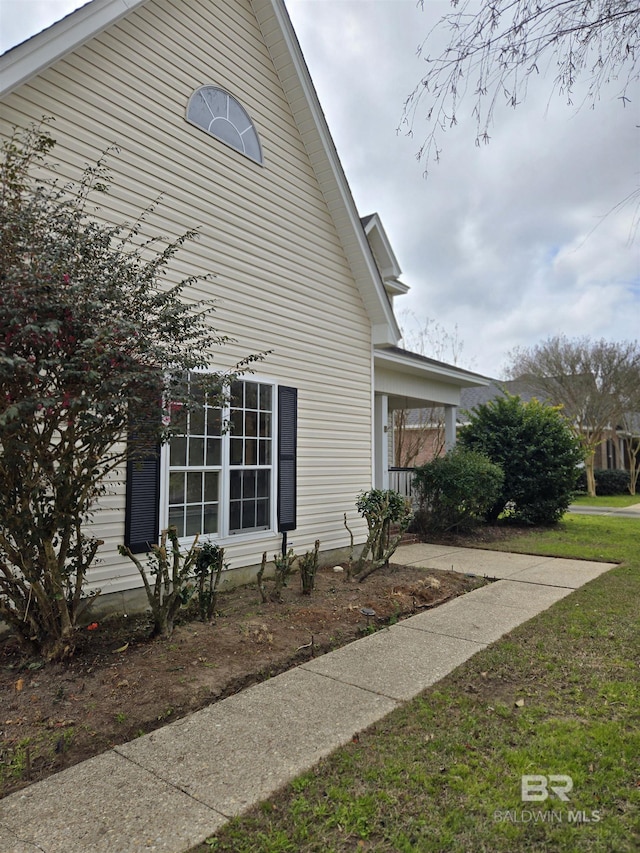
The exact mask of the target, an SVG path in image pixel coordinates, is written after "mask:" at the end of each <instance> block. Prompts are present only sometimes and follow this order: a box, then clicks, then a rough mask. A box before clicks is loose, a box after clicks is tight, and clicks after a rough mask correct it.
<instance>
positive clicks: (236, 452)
mask: <svg viewBox="0 0 640 853" xmlns="http://www.w3.org/2000/svg"><path fill="white" fill-rule="evenodd" d="M231 464H232V465H242V439H241V438H232V439H231Z"/></svg>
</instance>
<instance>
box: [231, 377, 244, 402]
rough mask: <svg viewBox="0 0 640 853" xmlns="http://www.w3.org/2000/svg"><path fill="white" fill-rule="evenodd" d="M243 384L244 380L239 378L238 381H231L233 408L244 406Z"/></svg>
mask: <svg viewBox="0 0 640 853" xmlns="http://www.w3.org/2000/svg"><path fill="white" fill-rule="evenodd" d="M242 391H243V386H242V382H241V381H240V380H238V381H237V382H232V383H231V408H232V409H233V408H239V407H240V406H242V401H243V393H242Z"/></svg>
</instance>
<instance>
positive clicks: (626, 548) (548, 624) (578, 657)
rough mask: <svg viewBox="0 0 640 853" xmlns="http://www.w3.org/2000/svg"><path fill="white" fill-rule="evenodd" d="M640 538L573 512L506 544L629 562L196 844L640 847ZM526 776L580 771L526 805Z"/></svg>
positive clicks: (391, 849) (425, 850)
mask: <svg viewBox="0 0 640 853" xmlns="http://www.w3.org/2000/svg"><path fill="white" fill-rule="evenodd" d="M639 542H640V520H639V521H636V520H635V519H625V518H611V517H602V516H600V517H598V516H593V517H588V516H569V517H567V518H566V520H565V521H564V522H563V523H562V524H560V525H559V526H558V528H557V529H555V530H553V531H548V530H546V531H542V532H532V533H530V534H527V535H526V536H518V537H514V538H513V540H508V541H506V542H501V543H500V548H501V549H504V550H512V551H521V552H529V553H541V554H557V555H558V556H574V557H581V558H587V559H596V560H601V559H604V560H607V561H620V562H621V565H620V566H619V567H617V568H616V569H614V570H612V571H610V572H608V573H607V574H606V575H603V576H601V577H600V578H598V579H597V580H595V581H593V582H592V583H590V584H588V585H587V586H585V587H583V588H582V589H580V590H578V591H577V592H576V593H574V594H572V595H570V596H568V597H567V598H566V599H564V600H563V601H561V602H559V603H558V604H556V605H554V606H553V607H552V608H551V609H550V610H548V611H546V612H545V613H542V614H540V616H538V617H536V618H535V619H533V620H531V621H530V622H528V623H526V624H525V625H522V626H520V628H518V629H516V630H515V631H513V632H512V633H511V634H509V635H507V636H506V637H505V638H503V639H502V640H500V641H499V642H498V643H495V644H494V645H493V646H490V647H488V648H487V649H485V650H484V651H482V652H480V653H479V654H477V655H476V656H475V657H474V658H473V659H471V660H469V661H467V663H465V664H464V665H463V666H461V667H459V668H458V669H457V670H456V671H455V672H453V673H451V675H449V676H448V677H447V678H445V679H444V680H443V681H441V682H439V683H438V684H437V685H434V687H432V688H430V689H429V690H427V691H426V692H425V693H424V694H422V695H421V696H420V697H419V698H418V699H416V700H414V701H413V702H411V703H409V704H408V705H406V706H404V707H403V708H401V709H400V710H398V711H396V712H394V713H392V714H391V715H389V716H388V717H386V718H385V719H383V720H381V721H380V722H379V723H377V724H376V725H374V726H373V727H372V728H371V729H369V730H368V731H366V732H364V733H361V734H360V738H359V742H358V743H352V744H349V745H348V746H347V747H345V748H343V749H340V750H338V751H336V752H335V753H334V754H333V755H332V756H330V757H329V758H328V759H327V760H325V761H323V762H322V763H321V764H320V765H319V766H318V767H317V768H315V769H314V770H313V771H311V772H309V773H307V774H305V775H303V776H301V777H299V778H298V779H296V780H295V781H294V782H293V783H292V784H291V785H289V786H288V787H287V788H285V789H284V790H283V791H282V792H281V793H280V794H278V795H277V796H274V797H273V798H272V799H271V800H269V801H267V802H265V803H263V804H261V806H259V807H258V808H256V809H254V810H253V811H252V812H250V813H249V814H247V815H246V816H244V817H242V818H238V819H235V820H233V821H232V822H231V823H229V824H228V825H227V826H226V827H225V828H224V829H223V830H222V831H221V832H220V833H219V834H218V836H216V837H215V838H213V839H210V840H209V842H208V843H207V844H206V845H202V846H200V847H198V848H196V849H197V851H198V853H205V851H211V850H213V851H233V853H249V851H251V853H258V851H263V853H280V851H282V853H284V851H291V853H305V852H306V851H309V853H310V852H311V851H317V853H332V851H335V852H336V853H338V851H340V853H342V851H344V853H346V851H376V853H409V851H412V853H413V851H415V853H432V852H433V853H444V851H447V853H483V851H484V853H518V851H541V852H542V851H544V852H545V853H547V851H552V853H580V851H590V853H591V851H592V853H596V851H598V853H600V852H601V853H605V851H606V853H609V851H615V853H627V851H628V853H631V851H636V850H638V849H640V817H639V812H640V809H639V806H640V768H639V765H638V756H640V622H639V618H638V614H639V611H640V606H639V602H640V548H639V547H638V543H639ZM516 702H517V703H518V704H517V705H516ZM523 774H545V775H550V774H562V775H566V776H570V777H571V778H572V780H573V791H572V792H571V794H570V800H569V801H568V802H563V801H561V800H559V799H556V798H553V799H551V798H550V799H548V800H547V801H546V802H523V801H522V799H521V776H522V775H523Z"/></svg>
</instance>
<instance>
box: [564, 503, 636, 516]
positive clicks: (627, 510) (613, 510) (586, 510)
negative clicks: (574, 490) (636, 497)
mask: <svg viewBox="0 0 640 853" xmlns="http://www.w3.org/2000/svg"><path fill="white" fill-rule="evenodd" d="M569 512H572V513H577V514H578V515H615V516H618V515H621V516H623V517H625V518H638V519H640V503H637V504H631V506H583V505H582V504H571V506H570V507H569Z"/></svg>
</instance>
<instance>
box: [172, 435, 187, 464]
mask: <svg viewBox="0 0 640 853" xmlns="http://www.w3.org/2000/svg"><path fill="white" fill-rule="evenodd" d="M170 457H171V458H170V460H169V464H170V465H175V466H179V465H186V464H187V439H186V438H172V439H171V452H170Z"/></svg>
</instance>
